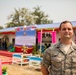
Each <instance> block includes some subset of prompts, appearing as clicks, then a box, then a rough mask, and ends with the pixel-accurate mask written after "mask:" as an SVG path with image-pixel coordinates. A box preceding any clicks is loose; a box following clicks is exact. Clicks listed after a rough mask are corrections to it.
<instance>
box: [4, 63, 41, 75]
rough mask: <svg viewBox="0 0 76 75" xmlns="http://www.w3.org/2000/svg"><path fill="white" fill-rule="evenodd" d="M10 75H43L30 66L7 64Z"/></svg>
mask: <svg viewBox="0 0 76 75" xmlns="http://www.w3.org/2000/svg"><path fill="white" fill-rule="evenodd" d="M3 66H7V73H8V75H42V73H41V71H40V70H36V69H34V68H29V66H28V65H23V66H20V65H18V64H6V65H3Z"/></svg>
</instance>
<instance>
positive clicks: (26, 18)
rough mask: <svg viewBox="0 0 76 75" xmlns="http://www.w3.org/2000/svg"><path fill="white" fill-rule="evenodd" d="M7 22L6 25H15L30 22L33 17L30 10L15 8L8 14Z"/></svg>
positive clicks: (28, 23)
mask: <svg viewBox="0 0 76 75" xmlns="http://www.w3.org/2000/svg"><path fill="white" fill-rule="evenodd" d="M8 20H11V22H8V23H7V24H6V27H16V26H24V25H26V26H27V25H30V24H32V20H33V17H32V15H31V12H30V11H29V10H28V9H26V8H21V9H18V10H17V9H15V12H14V13H12V14H11V15H9V16H8Z"/></svg>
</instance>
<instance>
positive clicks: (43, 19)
mask: <svg viewBox="0 0 76 75" xmlns="http://www.w3.org/2000/svg"><path fill="white" fill-rule="evenodd" d="M33 9H34V12H33V13H32V15H34V16H35V24H48V23H52V22H53V21H52V20H48V19H47V18H48V15H45V13H44V12H43V11H41V10H40V7H39V6H37V7H34V8H33Z"/></svg>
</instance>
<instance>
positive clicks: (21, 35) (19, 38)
mask: <svg viewBox="0 0 76 75" xmlns="http://www.w3.org/2000/svg"><path fill="white" fill-rule="evenodd" d="M35 44H36V30H34V29H29V28H28V29H26V30H24V28H18V29H17V31H16V37H15V45H26V46H33V45H35Z"/></svg>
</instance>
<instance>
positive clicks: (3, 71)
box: [2, 66, 7, 75]
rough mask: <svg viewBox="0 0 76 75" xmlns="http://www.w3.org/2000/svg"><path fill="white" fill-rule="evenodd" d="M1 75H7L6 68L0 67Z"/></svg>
mask: <svg viewBox="0 0 76 75" xmlns="http://www.w3.org/2000/svg"><path fill="white" fill-rule="evenodd" d="M2 75H7V67H6V66H2Z"/></svg>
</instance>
